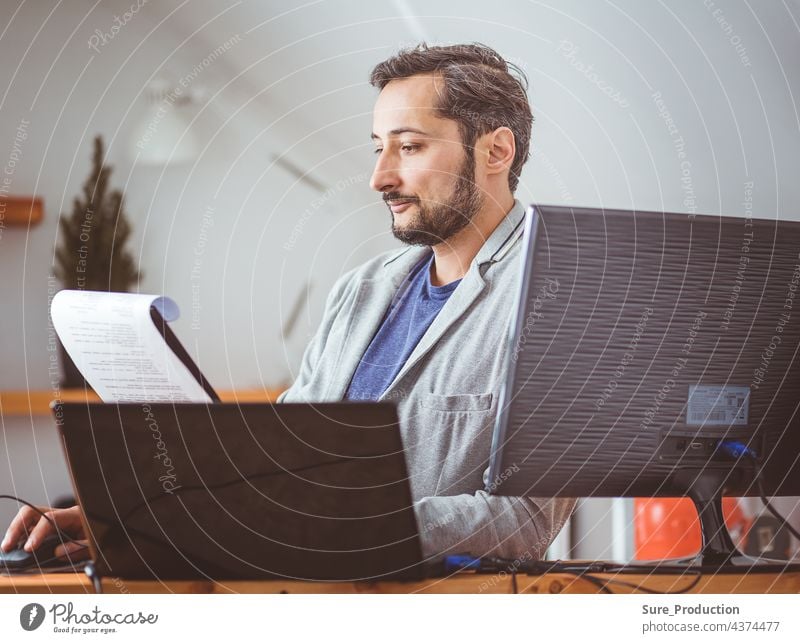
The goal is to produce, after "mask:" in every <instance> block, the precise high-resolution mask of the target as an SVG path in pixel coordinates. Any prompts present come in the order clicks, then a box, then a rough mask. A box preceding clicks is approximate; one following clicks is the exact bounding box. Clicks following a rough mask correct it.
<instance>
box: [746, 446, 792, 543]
mask: <svg viewBox="0 0 800 643" xmlns="http://www.w3.org/2000/svg"><path fill="white" fill-rule="evenodd" d="M751 457H752V456H751ZM753 462H754V463H755V465H756V484H757V485H758V493H759V496H760V497H761V502H763V503H764V506H765V507H766V508H767V511H769V512H770V513H771V514H772V515H773V516H774V517H775V519H776V520H777V521H778V522H779V523H780V524H781V527H785V528H786V530H787V531H788V532H789V533H790V534H792V536H794V537H795V538H797V540H800V533H798V531H797V530H796V529H795V528H794V527H792V525H790V524H789V521H788V520H787V519H786V518H784V517H783V516H782V515H781V514H779V513H778V512H777V510H776V509H775V508H774V507H773V506H772V504H771V503H770V501H769V500H767V494H766V493H765V491H764V477H763V473H762V467H761V463H760V462H759V461H758V459H757V458H755V457H753Z"/></svg>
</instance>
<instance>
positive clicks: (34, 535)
mask: <svg viewBox="0 0 800 643" xmlns="http://www.w3.org/2000/svg"><path fill="white" fill-rule="evenodd" d="M45 516H47V518H50V520H48V519H47V518H45ZM45 516H42V517H41V519H40V520H39V522H38V523H37V524H36V526H35V527H34V528H33V529H31V531H30V534H29V535H28V540H26V541H25V545H24V546H23V549H24V550H25V551H33V550H34V549H36V548H37V547H38V546H39V544H40V543H41V542H42V541H43V540H44V539H45V538H47V536H50V535H52V534H54V533H55V532H56V530H55V528H54V527H53V525H52V523H51V522H50V521H51V520H53V512H52V511H48V512H46V513H45Z"/></svg>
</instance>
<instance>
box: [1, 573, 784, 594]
mask: <svg viewBox="0 0 800 643" xmlns="http://www.w3.org/2000/svg"><path fill="white" fill-rule="evenodd" d="M596 576H597V577H598V578H603V579H615V580H619V581H624V582H626V583H632V584H633V585H638V584H641V585H642V586H644V587H647V588H648V589H651V590H657V591H660V592H677V591H680V590H682V589H684V588H685V587H687V586H688V585H689V584H690V583H691V581H692V580H693V578H689V577H684V578H681V577H680V576H644V575H641V576H640V575H632V574H625V575H612V574H597V575H596ZM516 580H517V590H518V591H519V592H520V593H524V594H593V593H597V592H599V591H600V589H599V588H598V587H597V586H596V585H594V584H592V583H591V582H589V581H588V580H586V579H583V578H576V577H575V576H572V575H569V574H543V575H541V576H527V575H524V574H518V575H517V577H516ZM608 587H609V589H611V591H612V592H614V593H619V594H628V593H634V592H635V591H636V590H635V589H634V588H632V587H627V586H624V585H619V584H610V585H608ZM92 591H93V590H92V585H91V583H90V582H89V580H88V579H87V578H86V577H85V576H84V575H83V574H72V573H70V574H42V575H30V576H0V593H6V594H13V593H19V594H36V593H52V594H75V593H77V594H84V593H92ZM103 591H104V592H106V593H108V594H128V593H130V594H172V593H177V594H225V593H235V594H278V593H284V594H410V593H421V594H510V593H512V592H513V581H512V578H511V575H510V574H505V575H502V574H473V573H469V572H464V573H460V574H455V575H453V576H450V577H449V578H430V579H428V580H425V581H420V582H397V581H384V582H377V583H370V582H358V583H310V582H302V581H281V580H275V581H273V580H270V581H228V582H224V581H219V582H212V581H163V582H161V581H126V580H113V579H108V580H104V581H103ZM689 593H692V594H769V593H775V594H788V593H792V594H794V593H800V572H790V573H783V574H718V575H708V576H704V577H703V578H701V579H700V581H699V582H698V584H697V585H696V586H695V587H694V588H693V589H692V590H691V591H690V592H689Z"/></svg>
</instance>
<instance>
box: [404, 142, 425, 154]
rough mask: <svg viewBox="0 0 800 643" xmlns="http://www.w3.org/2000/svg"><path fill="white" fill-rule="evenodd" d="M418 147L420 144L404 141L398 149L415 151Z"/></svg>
mask: <svg viewBox="0 0 800 643" xmlns="http://www.w3.org/2000/svg"><path fill="white" fill-rule="evenodd" d="M419 148H420V145H419V144H417V143H405V144H404V145H403V146H401V148H400V149H402V150H403V151H404V152H415V151H416V150H418V149H419Z"/></svg>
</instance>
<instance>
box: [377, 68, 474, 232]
mask: <svg viewBox="0 0 800 643" xmlns="http://www.w3.org/2000/svg"><path fill="white" fill-rule="evenodd" d="M441 82H442V81H441V79H440V78H439V77H435V76H430V75H419V76H412V77H410V78H403V79H400V80H393V81H391V82H390V83H389V84H387V85H386V87H384V88H383V90H382V91H381V93H380V95H379V96H378V100H377V102H376V103H375V110H374V114H373V129H372V138H373V141H374V143H375V150H376V154H377V157H378V158H377V162H376V163H375V170H374V172H373V174H372V179H371V181H370V185H371V186H372V188H373V189H374V190H377V191H378V192H382V193H383V198H384V201H385V202H386V204H387V206H388V207H389V210H390V211H391V213H392V233H393V234H394V236H395V237H397V238H398V239H399V240H400V241H402V242H404V243H408V244H415V245H428V246H433V245H436V244H438V243H442V242H443V241H446V240H447V239H449V238H450V237H452V236H453V235H454V234H456V233H457V232H459V231H460V230H462V229H463V228H464V227H465V226H467V225H468V224H469V222H470V221H471V220H472V218H473V217H474V216H475V214H477V212H478V211H479V210H480V209H481V207H482V205H483V197H482V194H481V191H480V189H479V188H478V186H477V185H476V184H475V155H474V153H473V151H472V150H469V151H467V150H465V149H464V146H463V144H462V140H461V134H460V132H459V129H458V125H457V123H456V122H455V121H453V120H450V119H444V118H440V117H438V116H437V113H436V110H435V108H434V105H435V104H436V102H437V91H436V90H437V84H438V83H441Z"/></svg>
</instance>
